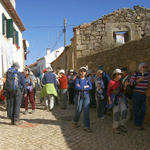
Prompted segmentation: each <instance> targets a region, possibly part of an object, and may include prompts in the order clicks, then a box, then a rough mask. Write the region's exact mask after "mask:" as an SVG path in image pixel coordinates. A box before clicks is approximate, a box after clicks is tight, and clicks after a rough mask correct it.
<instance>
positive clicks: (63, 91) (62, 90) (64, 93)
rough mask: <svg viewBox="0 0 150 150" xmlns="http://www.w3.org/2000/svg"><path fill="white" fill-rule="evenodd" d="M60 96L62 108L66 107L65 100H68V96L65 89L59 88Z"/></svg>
mask: <svg viewBox="0 0 150 150" xmlns="http://www.w3.org/2000/svg"><path fill="white" fill-rule="evenodd" d="M60 93H61V94H60V95H61V96H60V97H61V100H62V103H63V105H62V108H64V109H66V108H67V102H68V96H67V89H61V90H60Z"/></svg>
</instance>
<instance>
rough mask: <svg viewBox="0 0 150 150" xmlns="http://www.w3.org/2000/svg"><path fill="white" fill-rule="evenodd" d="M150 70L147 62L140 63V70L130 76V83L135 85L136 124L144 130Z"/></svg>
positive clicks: (134, 106)
mask: <svg viewBox="0 0 150 150" xmlns="http://www.w3.org/2000/svg"><path fill="white" fill-rule="evenodd" d="M149 79H150V72H148V71H147V64H146V63H140V64H139V71H138V72H134V73H133V74H132V76H131V78H130V85H131V86H134V93H133V97H132V101H133V116H134V124H135V126H136V128H137V129H138V130H143V129H144V128H143V122H144V117H145V114H146V91H147V89H148V82H149Z"/></svg>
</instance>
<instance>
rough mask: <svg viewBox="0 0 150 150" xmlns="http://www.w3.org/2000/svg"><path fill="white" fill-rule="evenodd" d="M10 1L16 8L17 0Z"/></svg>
mask: <svg viewBox="0 0 150 150" xmlns="http://www.w3.org/2000/svg"><path fill="white" fill-rule="evenodd" d="M10 2H11V4H12V5H13V6H14V9H16V0H10Z"/></svg>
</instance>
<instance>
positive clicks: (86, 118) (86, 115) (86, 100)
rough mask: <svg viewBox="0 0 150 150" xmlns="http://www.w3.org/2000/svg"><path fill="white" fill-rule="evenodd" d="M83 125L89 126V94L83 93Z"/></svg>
mask: <svg viewBox="0 0 150 150" xmlns="http://www.w3.org/2000/svg"><path fill="white" fill-rule="evenodd" d="M83 103H84V127H85V128H87V129H89V128H90V98H89V95H88V94H87V95H86V94H85V95H84V101H83Z"/></svg>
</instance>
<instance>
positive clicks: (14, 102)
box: [7, 90, 22, 122]
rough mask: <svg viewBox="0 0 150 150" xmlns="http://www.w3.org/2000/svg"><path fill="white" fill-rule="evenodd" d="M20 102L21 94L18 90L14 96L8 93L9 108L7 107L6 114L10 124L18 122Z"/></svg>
mask: <svg viewBox="0 0 150 150" xmlns="http://www.w3.org/2000/svg"><path fill="white" fill-rule="evenodd" d="M21 100H22V93H21V91H20V90H18V91H17V93H16V94H12V93H10V94H9V95H8V101H9V102H8V104H9V106H8V107H7V112H8V113H9V114H8V116H9V117H10V118H11V121H12V122H14V121H17V120H19V114H20V105H21Z"/></svg>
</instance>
